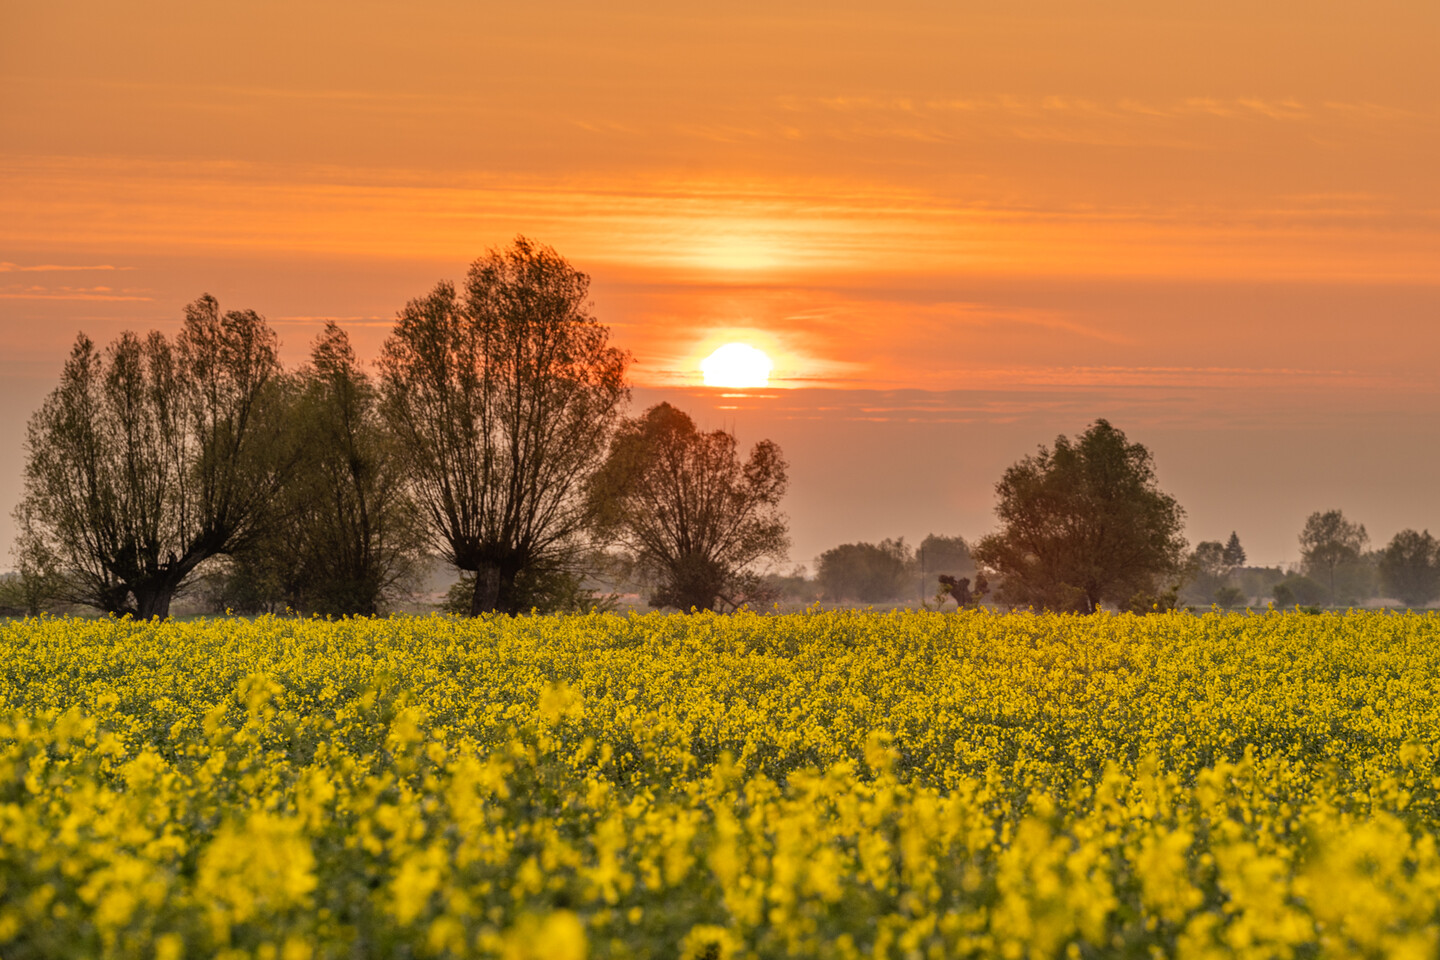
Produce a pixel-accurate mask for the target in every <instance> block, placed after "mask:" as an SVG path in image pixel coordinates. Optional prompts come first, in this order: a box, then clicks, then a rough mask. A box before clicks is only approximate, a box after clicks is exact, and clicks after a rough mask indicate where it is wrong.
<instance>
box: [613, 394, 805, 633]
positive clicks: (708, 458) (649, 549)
mask: <svg viewBox="0 0 1440 960" xmlns="http://www.w3.org/2000/svg"><path fill="white" fill-rule="evenodd" d="M787 469H788V468H787V465H786V463H785V458H784V456H783V455H782V453H781V451H780V447H779V446H778V445H776V444H775V443H774V442H773V441H771V440H761V441H760V442H758V443H756V444H755V446H754V447H753V448H752V449H751V451H750V456H749V458H748V459H746V460H745V461H744V462H741V460H740V457H739V454H738V451H737V444H736V440H735V436H734V435H733V434H731V433H727V432H726V431H724V430H712V431H709V432H704V431H701V430H698V429H696V427H695V422H694V421H693V420H691V419H690V417H689V416H688V415H687V414H686V413H684V412H683V411H681V410H677V409H676V408H675V407H673V406H671V405H670V404H668V403H660V404H657V405H656V406H653V407H651V408H650V409H649V410H647V411H646V412H645V413H644V415H642V416H640V417H637V418H634V419H630V420H626V421H625V422H623V423H622V424H621V425H620V427H619V429H618V430H617V431H616V433H615V439H614V441H613V443H612V444H611V447H610V452H609V455H608V457H607V458H606V461H605V465H604V467H603V468H602V469H601V470H600V471H599V472H598V473H597V474H596V476H595V480H594V482H593V483H592V485H591V488H590V504H591V510H592V516H593V518H594V526H595V529H596V531H597V532H598V534H599V535H600V536H601V537H602V538H604V539H606V540H609V541H611V542H613V543H616V544H618V545H619V546H620V547H622V548H623V549H624V550H626V551H627V552H629V553H630V554H631V556H632V557H633V558H634V560H635V561H636V562H637V563H638V565H639V566H640V568H641V569H643V570H645V571H647V572H648V573H649V574H650V575H651V576H652V577H653V578H654V579H655V581H656V588H655V591H654V594H653V596H652V598H651V603H652V604H654V605H655V606H668V607H678V608H679V609H680V610H690V609H692V608H694V609H700V610H713V609H717V608H719V607H722V606H728V607H735V606H738V605H739V604H741V603H744V602H745V601H746V600H747V599H751V598H752V596H753V594H754V592H755V590H756V589H757V588H758V587H759V585H760V580H759V577H758V576H757V575H756V573H755V571H753V570H752V569H751V566H752V565H753V564H755V563H756V562H758V561H760V560H763V559H766V558H769V559H774V560H781V559H783V558H784V556H785V550H786V548H787V547H788V546H789V537H788V536H787V533H786V520H785V516H784V514H783V513H781V511H780V499H781V497H782V496H783V495H784V493H785V487H786V484H787V476H786V471H787Z"/></svg>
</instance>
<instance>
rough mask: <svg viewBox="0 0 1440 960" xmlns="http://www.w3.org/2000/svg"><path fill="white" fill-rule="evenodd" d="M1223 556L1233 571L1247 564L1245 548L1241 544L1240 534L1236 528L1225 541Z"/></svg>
mask: <svg viewBox="0 0 1440 960" xmlns="http://www.w3.org/2000/svg"><path fill="white" fill-rule="evenodd" d="M1223 557H1224V560H1225V565H1226V566H1228V567H1229V568H1230V569H1231V570H1232V571H1233V570H1236V569H1237V568H1239V567H1243V566H1245V548H1244V547H1242V546H1240V535H1239V534H1238V533H1236V532H1235V531H1234V530H1231V531H1230V539H1229V540H1227V541H1225V551H1224V555H1223Z"/></svg>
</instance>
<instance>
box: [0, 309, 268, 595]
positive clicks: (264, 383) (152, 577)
mask: <svg viewBox="0 0 1440 960" xmlns="http://www.w3.org/2000/svg"><path fill="white" fill-rule="evenodd" d="M279 382H280V366H279V362H278V361H277V359H276V338H275V334H274V332H273V331H272V330H271V329H270V328H269V326H268V325H266V323H265V321H264V320H263V319H262V318H261V317H260V316H259V315H258V314H256V313H255V312H254V311H249V310H246V311H231V312H228V313H225V314H223V315H222V314H221V313H220V308H219V305H218V304H217V303H216V301H215V299H214V298H213V297H210V296H204V297H201V298H200V299H199V300H196V301H195V302H194V303H192V304H190V305H189V306H188V307H186V309H185V322H184V326H183V327H182V329H181V331H180V333H179V334H178V336H177V337H176V338H175V340H174V342H173V343H172V342H171V341H170V340H168V339H167V338H166V337H165V336H164V335H163V334H161V333H158V332H152V333H151V334H149V336H147V337H145V338H144V339H141V338H140V337H139V336H137V335H136V334H134V333H128V332H127V333H124V334H122V335H121V336H120V337H119V338H118V339H117V340H115V341H114V342H113V343H111V344H110V345H109V346H108V347H107V348H106V349H105V350H103V351H102V350H100V349H99V348H97V347H96V345H95V343H94V342H93V341H92V340H90V338H88V337H86V336H85V335H84V334H81V335H79V336H78V337H77V338H76V340H75V345H74V347H73V348H72V349H71V351H70V357H69V359H68V360H67V361H66V363H65V367H64V369H63V371H62V373H61V377H60V384H59V386H57V387H56V388H55V390H54V391H52V392H51V394H50V395H49V397H47V398H46V400H45V403H44V404H43V406H41V408H40V410H39V411H37V412H36V413H35V415H34V416H33V417H32V418H31V420H30V424H29V428H28V433H27V436H26V454H27V460H26V467H25V499H24V501H23V503H22V504H21V507H20V508H19V509H18V510H17V511H16V515H17V517H21V516H23V518H24V520H25V523H24V528H23V531H22V536H23V537H24V539H25V548H26V549H27V550H32V551H36V552H39V553H43V554H45V555H47V556H49V557H51V558H53V561H54V563H55V565H56V567H57V568H58V569H59V570H61V571H62V572H63V574H64V577H65V581H66V582H67V583H68V584H69V593H70V596H69V597H68V599H70V600H73V601H75V602H79V603H85V604H88V605H90V606H93V607H96V608H98V609H100V610H104V611H107V612H111V613H117V614H122V613H132V614H135V615H137V616H140V617H144V618H149V617H152V616H160V617H164V616H167V615H168V614H169V611H170V603H171V600H172V599H173V597H174V596H175V593H176V591H178V590H179V589H180V588H181V587H182V586H183V585H184V584H185V583H186V581H187V580H188V579H189V578H190V577H191V575H192V574H193V573H194V572H195V569H196V567H198V566H199V565H200V564H201V563H202V562H203V561H205V560H207V559H208V558H210V557H213V556H215V555H216V554H220V553H225V552H228V551H230V550H233V549H234V548H235V547H236V546H237V545H238V544H241V543H243V542H244V541H245V540H247V539H248V538H250V537H252V536H254V535H255V534H256V533H257V532H258V530H259V528H260V527H261V525H262V522H263V519H264V517H265V514H266V511H267V509H268V507H269V505H270V504H271V503H272V501H273V500H274V498H275V495H276V492H277V491H278V489H279V487H280V485H281V483H282V481H283V479H284V474H285V457H284V455H283V452H282V450H281V442H280V439H279V438H280V434H281V429H280V423H279V416H278V413H277V409H276V408H277V405H278V404H277V401H278V395H279V389H278V388H279Z"/></svg>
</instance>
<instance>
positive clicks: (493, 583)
mask: <svg viewBox="0 0 1440 960" xmlns="http://www.w3.org/2000/svg"><path fill="white" fill-rule="evenodd" d="M498 609H500V565H499V564H498V563H482V564H481V565H480V569H478V570H476V571H475V595H474V596H473V597H471V599H470V616H472V617H478V616H480V614H482V613H494V612H495V611H496V610H498Z"/></svg>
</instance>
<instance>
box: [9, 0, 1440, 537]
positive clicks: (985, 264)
mask: <svg viewBox="0 0 1440 960" xmlns="http://www.w3.org/2000/svg"><path fill="white" fill-rule="evenodd" d="M5 22H6V25H7V29H6V30H4V31H0V78H3V81H4V83H5V85H6V89H7V90H9V91H11V93H12V95H11V96H10V97H7V98H6V100H5V102H4V103H3V104H0V129H3V130H4V131H5V136H4V138H3V140H0V337H3V340H0V343H3V351H0V402H3V404H4V408H5V409H6V410H7V411H9V414H8V415H7V416H5V417H4V418H0V450H3V457H4V461H3V468H0V506H3V507H4V508H5V509H4V511H3V512H4V514H5V516H4V517H3V519H0V553H4V554H5V555H6V557H7V558H8V552H9V547H10V544H11V542H12V540H13V535H14V528H13V524H12V523H11V521H10V518H9V516H8V512H9V509H10V508H11V507H12V506H13V505H14V504H15V503H16V502H18V500H19V496H20V475H21V470H22V468H23V456H22V452H21V441H22V439H23V434H24V424H25V421H26V419H27V418H28V416H29V415H30V412H31V411H32V410H34V409H35V407H36V406H37V405H38V404H39V402H40V401H41V400H42V399H43V397H44V395H45V393H46V392H48V391H49V390H50V389H51V388H52V387H53V386H54V384H55V382H56V379H57V376H58V372H59V368H60V365H61V363H62V362H63V360H64V357H65V354H66V352H67V350H68V349H69V346H70V344H71V342H72V341H73V339H74V337H75V334H76V332H77V331H80V330H84V331H85V332H86V333H88V334H89V335H90V336H92V337H93V338H95V339H96V340H97V341H99V342H102V343H103V342H107V341H108V340H110V339H111V338H112V337H114V336H115V335H116V334H118V333H119V332H120V331H121V330H124V329H136V330H141V331H143V330H147V329H152V328H154V329H161V330H165V331H167V332H173V331H174V330H175V329H176V328H177V327H178V324H179V321H180V319H181V316H182V309H183V306H184V304H185V303H187V302H189V301H191V300H193V299H194V298H195V297H197V296H199V295H200V294H201V293H204V292H210V293H213V294H215V295H216V296H217V297H219V299H220V301H221V304H222V306H223V307H225V308H254V309H256V310H258V311H259V312H261V313H262V314H264V315H265V316H266V317H267V318H268V319H269V320H270V321H271V322H272V323H273V324H275V325H276V327H277V329H279V330H280V331H281V335H282V338H283V341H284V349H285V351H286V359H287V361H288V362H290V363H295V362H298V361H299V360H300V359H301V358H302V357H303V356H304V354H305V352H306V349H307V347H308V344H309V342H310V340H311V339H312V338H313V337H314V336H315V334H316V333H317V332H318V331H319V330H320V328H321V326H322V325H323V323H324V321H325V320H326V319H335V320H337V321H339V322H340V323H341V324H342V326H344V327H345V328H346V329H347V330H348V331H349V332H350V334H351V336H352V337H353V338H354V340H355V343H356V347H357V351H358V352H359V354H360V355H361V357H362V358H363V359H365V360H367V361H368V360H371V359H373V358H374V356H375V355H376V353H377V351H378V346H379V343H380V341H381V339H383V337H384V335H385V334H386V332H387V330H388V328H389V326H390V324H391V323H392V321H393V318H394V316H395V313H396V311H397V310H398V309H400V308H401V307H402V306H403V305H404V303H405V301H406V300H407V299H409V298H412V297H416V296H420V295H421V294H423V293H425V292H426V291H427V290H428V289H429V288H430V287H431V286H432V285H433V284H434V282H435V281H436V280H439V279H441V278H451V279H457V278H459V277H461V276H462V275H463V273H464V270H465V267H466V265H467V264H468V263H469V262H470V261H471V260H472V259H474V258H475V257H476V256H479V255H480V254H481V253H483V252H484V251H485V250H487V249H490V248H492V247H499V246H503V245H504V244H506V243H508V242H509V241H510V239H511V238H512V237H514V236H515V235H516V234H518V233H524V234H525V235H527V236H530V237H533V238H535V239H537V240H539V241H541V242H544V243H547V244H550V245H552V246H554V247H555V248H556V249H557V250H558V251H559V252H560V253H562V254H563V255H564V256H566V257H567V258H569V259H570V261H571V262H572V263H574V264H575V266H577V267H578V268H579V269H582V270H584V271H586V272H588V273H589V274H591V276H592V277H593V281H594V282H593V287H592V292H593V296H594V302H595V313H596V315H597V316H598V317H599V318H600V319H601V320H602V321H603V322H605V323H606V324H608V325H609V326H610V327H611V328H612V331H613V335H614V339H615V341H616V343H617V344H618V345H620V346H623V347H626V348H628V349H630V350H632V351H633V352H634V353H635V356H636V360H637V362H636V365H635V367H634V370H633V376H634V380H635V383H636V386H637V390H636V395H635V401H634V403H633V405H632V411H633V412H638V411H639V410H642V409H644V408H645V407H646V406H648V405H649V404H651V403H654V402H658V401H659V400H660V399H669V400H671V402H673V403H675V404H676V405H677V406H681V407H683V408H685V409H686V410H688V411H689V412H690V413H691V414H692V415H694V416H695V418H696V420H697V422H698V423H699V424H700V425H701V426H702V427H707V428H714V427H717V426H725V427H733V428H734V429H735V430H736V432H737V433H738V434H739V437H740V440H741V442H742V444H745V445H747V446H748V444H750V443H753V442H754V441H755V440H758V439H760V438H762V437H770V438H773V439H775V440H776V441H777V442H779V443H780V445H781V446H782V448H783V449H784V450H785V452H786V454H787V456H788V457H789V459H790V460H791V462H792V466H793V469H792V477H791V487H790V490H791V492H790V495H789V497H788V498H787V501H786V508H787V510H788V512H789V514H790V516H791V520H792V524H791V530H792V538H793V540H794V545H793V548H792V551H791V560H792V561H793V562H795V563H806V564H808V563H811V562H812V560H813V558H814V556H815V555H816V554H817V553H818V552H820V551H821V550H824V549H826V548H827V547H829V546H833V545H834V544H836V543H840V542H844V541H854V540H879V539H881V538H884V537H888V536H899V535H904V536H906V537H908V538H910V539H911V540H912V542H914V541H916V540H918V539H919V538H920V537H922V536H924V535H925V534H926V533H929V532H938V533H960V534H963V535H965V536H966V537H967V538H974V537H976V536H978V535H980V534H982V533H984V532H986V531H987V530H989V529H990V528H991V527H992V526H993V514H992V510H993V506H994V495H993V484H994V482H995V481H996V480H997V479H998V478H999V476H1000V473H1001V472H1002V471H1003V470H1004V468H1005V467H1006V466H1007V465H1009V464H1010V463H1013V462H1014V461H1015V460H1016V459H1018V458H1019V457H1021V456H1024V455H1025V454H1027V453H1029V452H1031V451H1033V450H1034V449H1035V447H1036V445H1037V444H1041V443H1045V444H1048V443H1050V442H1052V441H1053V439H1054V437H1055V435H1056V434H1057V433H1062V432H1063V433H1067V434H1074V433H1078V432H1079V431H1081V430H1083V429H1084V427H1085V426H1086V425H1087V424H1088V423H1090V422H1091V421H1093V420H1094V419H1095V418H1097V417H1106V418H1108V419H1109V420H1111V421H1112V422H1113V423H1115V424H1116V425H1117V426H1119V427H1121V428H1122V429H1124V430H1125V431H1126V432H1127V434H1129V435H1130V436H1131V437H1132V438H1133V439H1135V440H1139V441H1141V442H1143V443H1146V444H1147V445H1149V446H1150V447H1151V449H1152V450H1153V451H1154V453H1155V456H1156V461H1157V464H1158V467H1159V470H1160V480H1161V483H1162V485H1163V486H1164V487H1165V488H1166V489H1167V490H1169V491H1170V492H1172V493H1173V494H1174V495H1175V496H1176V497H1177V498H1178V499H1179V500H1180V502H1181V503H1182V504H1183V505H1184V506H1185V507H1186V509H1187V511H1188V515H1189V525H1188V533H1189V537H1190V539H1191V541H1192V542H1195V541H1199V540H1206V539H1223V537H1225V536H1227V535H1228V534H1229V532H1230V531H1231V530H1237V531H1238V532H1239V534H1240V536H1241V538H1242V539H1243V540H1244V542H1245V544H1246V547H1247V550H1248V551H1249V553H1250V558H1251V561H1252V562H1258V563H1270V564H1274V563H1283V562H1286V561H1289V560H1293V559H1295V558H1296V557H1297V556H1298V548H1297V547H1296V543H1295V536H1296V534H1297V533H1298V532H1299V529H1300V527H1301V525H1302V524H1303V522H1304V518H1305V516H1306V515H1308V514H1309V513H1310V512H1311V511H1314V510H1322V509H1328V508H1331V507H1339V508H1341V509H1343V510H1345V512H1346V513H1347V515H1350V516H1352V517H1354V518H1355V519H1357V520H1359V521H1361V522H1363V523H1365V524H1366V525H1367V527H1368V528H1369V530H1370V533H1371V536H1372V540H1374V541H1379V542H1382V543H1383V541H1384V540H1385V539H1388V538H1389V536H1390V535H1391V534H1393V533H1394V532H1395V531H1396V530H1398V529H1401V528H1404V527H1414V528H1416V529H1420V528H1424V527H1430V528H1432V529H1440V504H1437V500H1436V498H1435V496H1434V493H1433V487H1434V484H1433V480H1432V479H1431V478H1432V477H1433V476H1434V474H1435V472H1436V469H1437V466H1440V463H1437V455H1436V453H1435V452H1434V451H1435V450H1437V449H1440V391H1437V388H1436V378H1435V376H1434V374H1433V372H1432V368H1433V365H1434V360H1435V357H1436V355H1437V347H1440V328H1437V326H1436V324H1435V318H1436V317H1437V315H1440V278H1437V271H1436V266H1437V263H1440V242H1437V240H1440V202H1437V189H1440V185H1437V181H1436V178H1435V177H1434V175H1433V170H1434V169H1435V168H1436V166H1437V161H1440V109H1437V102H1436V93H1435V91H1436V90H1440V83H1437V81H1440V76H1437V74H1440V67H1437V66H1436V64H1435V59H1434V57H1433V46H1434V40H1435V37H1436V36H1440V9H1437V8H1435V7H1434V6H1433V5H1424V4H1415V3H1405V2H1394V0H1392V2H1381V3H1378V4H1372V5H1370V6H1368V7H1366V8H1364V9H1360V8H1356V7H1353V6H1350V5H1342V4H1334V3H1320V4H1314V3H1312V4H1305V5H1301V4H1298V3H1282V4H1278V5H1269V6H1266V7H1265V8H1264V9H1262V10H1256V9H1254V8H1252V7H1251V6H1249V5H1241V4H1238V3H1219V4H1214V3H1212V4H1206V5H1203V6H1201V5H1189V6H1187V7H1184V8H1173V7H1172V8H1163V9H1162V8H1156V7H1154V6H1153V5H1149V4H1141V3H1138V2H1110V3H1090V4H1082V5H1076V4H1061V3H1058V2H1055V3H1033V4H1026V5H1024V6H1023V8H1022V7H1017V6H1015V5H1013V4H1012V5H1001V4H998V3H974V4H966V5H964V6H960V7H957V6H955V5H942V4H932V3H902V4H899V5H895V4H888V5H885V7H884V8H883V9H882V8H881V7H880V6H879V5H866V4H839V5H837V4H823V5H822V4H801V5H793V6H791V7H788V8H787V9H786V10H785V11H776V10H775V9H773V8H772V7H769V6H764V5H760V4H741V5H739V6H734V7H730V8H727V9H726V11H725V12H724V13H723V14H722V13H720V12H717V11H715V10H714V9H712V8H705V7H701V6H699V5H689V6H686V5H676V4H673V3H672V4H663V5H662V4H658V3H647V2H634V3H625V4H619V5H607V6H606V7H604V8H603V9H602V8H596V7H594V6H593V5H584V4H578V3H540V4H530V5H523V6H519V7H515V6H503V7H502V6H498V5H493V4H461V3H458V2H456V3H440V2H429V3H419V4H413V5H408V6H407V7H405V8H404V9H398V8H392V7H390V6H387V5H381V4H370V3H359V4H356V3H351V4H343V5H342V4H338V3H299V4H294V3H286V4H279V3H271V4H265V3H262V4H257V5H249V6H247V7H245V8H244V9H243V10H242V9H240V8H233V9H230V8H216V7H210V6H205V5H199V6H196V5H181V4H175V3H153V4H140V5H128V6H127V7H126V8H125V9H123V10H122V9H119V8H116V7H114V6H113V5H106V4H100V3H96V2H72V3H56V4H45V5H39V4H27V5H21V4H9V5H7V7H6V13H5ZM732 342H735V343H743V344H748V345H751V346H753V347H755V348H758V349H760V350H763V351H764V352H765V353H766V354H767V355H768V357H769V358H770V360H771V361H772V363H773V369H772V370H771V371H770V373H769V380H768V384H767V386H766V387H765V388H764V389H755V390H750V391H746V392H744V393H743V395H740V396H734V395H727V394H733V393H734V392H735V391H730V390H726V389H724V388H713V387H712V388H707V387H705V386H703V383H702V374H701V369H700V363H701V361H702V360H703V359H704V358H705V357H707V356H709V355H710V354H711V353H712V352H713V351H714V350H715V349H716V348H717V347H720V346H722V345H724V344H726V343H732ZM4 563H5V561H0V565H3V564H4Z"/></svg>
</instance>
